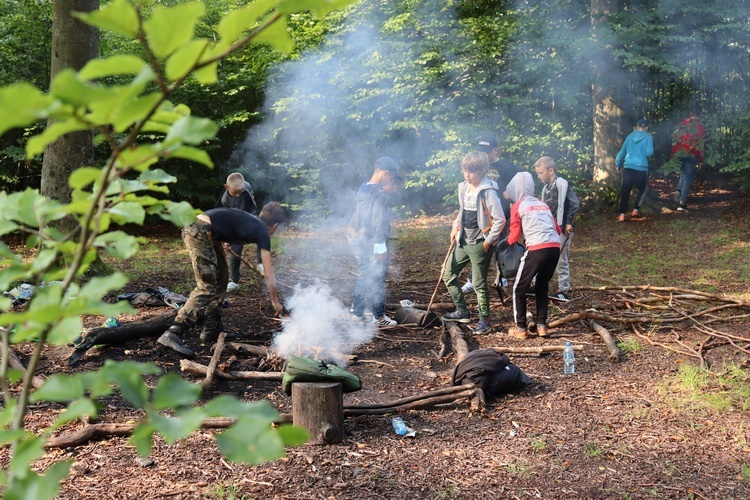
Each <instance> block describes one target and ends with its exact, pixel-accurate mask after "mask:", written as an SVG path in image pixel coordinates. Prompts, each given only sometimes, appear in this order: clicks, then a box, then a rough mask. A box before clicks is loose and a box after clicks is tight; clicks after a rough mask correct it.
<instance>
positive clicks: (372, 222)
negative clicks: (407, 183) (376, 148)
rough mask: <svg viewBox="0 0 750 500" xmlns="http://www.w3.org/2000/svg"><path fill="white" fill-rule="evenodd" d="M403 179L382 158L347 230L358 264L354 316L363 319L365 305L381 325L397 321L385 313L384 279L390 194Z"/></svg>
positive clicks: (391, 163) (361, 193) (389, 160)
mask: <svg viewBox="0 0 750 500" xmlns="http://www.w3.org/2000/svg"><path fill="white" fill-rule="evenodd" d="M403 178H404V175H403V173H402V172H401V169H400V168H399V166H398V164H397V163H396V161H395V160H394V159H393V158H389V157H387V156H384V157H382V158H379V159H378V160H377V161H376V162H375V171H374V172H373V174H372V177H371V178H370V181H369V182H366V183H364V184H362V185H361V186H360V187H359V192H358V193H357V206H356V208H355V209H354V215H352V219H351V221H350V222H349V227H348V229H347V238H348V240H349V245H350V247H351V249H352V252H353V253H354V256H355V258H356V259H357V266H358V267H359V278H357V283H356V284H355V285H354V304H353V305H352V318H354V319H355V320H358V321H364V316H363V315H364V312H365V308H368V309H369V310H370V311H372V316H373V319H372V322H373V323H375V324H376V325H378V326H393V325H395V324H396V321H394V320H392V319H391V318H389V317H388V316H386V314H385V278H386V274H387V272H388V264H389V262H390V251H389V243H388V240H389V239H390V237H391V214H390V210H391V201H390V194H392V193H395V192H396V191H397V190H398V188H399V186H400V185H401V182H402V181H403Z"/></svg>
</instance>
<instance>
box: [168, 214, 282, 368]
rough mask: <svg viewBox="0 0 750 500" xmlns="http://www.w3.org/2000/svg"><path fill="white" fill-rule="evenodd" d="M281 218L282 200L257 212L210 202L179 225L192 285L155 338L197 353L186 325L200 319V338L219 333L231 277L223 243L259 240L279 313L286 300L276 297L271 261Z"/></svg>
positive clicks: (183, 351)
mask: <svg viewBox="0 0 750 500" xmlns="http://www.w3.org/2000/svg"><path fill="white" fill-rule="evenodd" d="M285 219H286V215H285V214H284V209H282V208H281V205H279V203H278V202H271V203H268V204H267V205H266V206H264V207H263V210H261V211H260V215H259V216H258V217H256V216H254V215H250V214H249V213H247V212H243V211H242V210H237V209H234V208H212V209H211V210H207V211H206V212H205V213H203V214H200V215H198V217H197V218H196V221H195V222H193V223H192V224H188V225H187V226H185V227H183V228H182V241H183V242H184V243H185V246H186V247H187V249H188V252H189V253H190V260H191V262H192V264H193V274H194V275H195V284H196V287H195V289H194V290H193V291H192V292H191V293H190V297H189V298H188V301H187V302H186V303H185V305H184V306H182V307H181V308H180V310H179V311H178V312H177V317H176V318H175V319H174V322H173V323H172V326H170V327H169V328H168V329H167V331H166V332H164V333H163V334H162V336H161V337H159V339H158V340H157V342H158V343H159V344H161V345H163V346H166V347H169V348H170V349H172V350H174V351H177V352H178V353H180V354H182V355H183V356H185V357H188V358H192V357H193V356H194V355H195V353H194V352H193V350H192V349H190V348H189V347H187V346H186V345H185V344H184V342H183V341H182V338H181V335H182V334H183V333H184V331H185V330H186V329H187V328H189V327H191V326H195V325H197V324H198V323H200V322H201V321H202V322H204V326H203V331H202V332H201V334H200V339H201V340H202V341H204V342H211V341H214V340H216V339H217V338H218V336H219V333H221V332H222V330H223V328H224V327H223V325H222V323H221V308H222V302H223V301H224V294H225V292H226V289H227V282H228V281H229V272H228V268H227V260H226V255H225V253H224V244H242V245H245V244H250V243H255V244H256V245H258V249H259V251H260V256H261V262H262V263H263V269H264V276H263V277H264V278H265V282H266V288H268V295H269V297H270V298H271V304H272V305H273V309H274V311H275V312H276V314H277V315H278V314H281V313H282V312H283V310H284V306H283V305H282V304H281V302H280V301H279V296H278V290H277V288H276V276H275V275H274V272H273V265H272V264H271V235H272V234H273V233H274V232H276V229H277V228H278V226H279V224H281V223H283V222H284V220H285Z"/></svg>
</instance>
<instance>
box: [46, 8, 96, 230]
mask: <svg viewBox="0 0 750 500" xmlns="http://www.w3.org/2000/svg"><path fill="white" fill-rule="evenodd" d="M98 9H99V0H55V1H54V2H53V19H52V67H51V75H50V81H52V80H53V79H54V78H55V76H56V75H57V74H58V73H60V72H61V71H62V70H64V69H67V68H73V69H75V70H80V69H81V68H83V66H84V65H85V64H86V63H87V62H88V61H89V60H91V59H94V58H96V57H98V56H99V30H98V29H96V28H94V27H93V26H89V25H88V24H84V23H82V22H81V21H79V20H77V19H75V18H74V17H73V16H71V13H72V12H74V11H76V12H91V11H94V10H98ZM52 123H53V121H52V120H50V121H49V122H48V124H47V125H48V126H49V125H51V124H52ZM92 139H93V135H92V133H91V132H88V131H84V132H73V133H70V134H66V135H64V136H62V137H60V138H59V139H58V140H56V141H55V142H53V143H51V144H49V145H47V147H46V148H45V149H44V158H43V160H42V182H41V193H42V194H43V195H45V196H47V197H48V198H52V199H54V200H57V201H60V202H62V203H68V202H70V196H71V191H70V187H69V186H68V178H69V177H70V174H71V173H72V172H73V170H75V169H76V168H79V167H82V166H86V165H91V164H92V163H93V160H94V145H93V142H92ZM70 225H71V222H70V221H67V222H63V223H62V225H61V226H60V227H58V228H59V229H62V230H65V229H66V226H70ZM67 229H72V228H71V227H67Z"/></svg>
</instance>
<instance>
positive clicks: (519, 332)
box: [508, 325, 529, 339]
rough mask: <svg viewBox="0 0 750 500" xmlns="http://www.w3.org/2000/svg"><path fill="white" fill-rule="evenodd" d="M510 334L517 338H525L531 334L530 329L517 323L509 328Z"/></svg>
mask: <svg viewBox="0 0 750 500" xmlns="http://www.w3.org/2000/svg"><path fill="white" fill-rule="evenodd" d="M508 335H510V336H512V337H516V338H517V339H525V338H526V337H528V336H529V332H528V330H526V329H525V328H521V327H519V326H517V325H513V326H511V327H510V328H508Z"/></svg>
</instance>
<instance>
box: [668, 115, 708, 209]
mask: <svg viewBox="0 0 750 500" xmlns="http://www.w3.org/2000/svg"><path fill="white" fill-rule="evenodd" d="M701 111H702V110H701V107H700V106H699V105H698V104H696V105H695V106H693V108H692V109H691V110H690V118H686V119H685V120H683V121H682V123H680V126H679V127H677V130H675V132H674V136H673V137H672V158H675V157H676V158H679V159H680V179H679V181H677V189H676V190H675V191H674V193H672V196H673V198H674V201H675V203H676V204H677V211H678V212H687V211H688V210H687V199H688V194H689V193H690V188H691V187H692V186H693V180H694V179H695V173H696V172H697V171H698V168H699V167H700V166H701V165H702V164H703V147H704V144H705V137H706V129H705V127H704V126H703V124H702V123H701Z"/></svg>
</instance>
